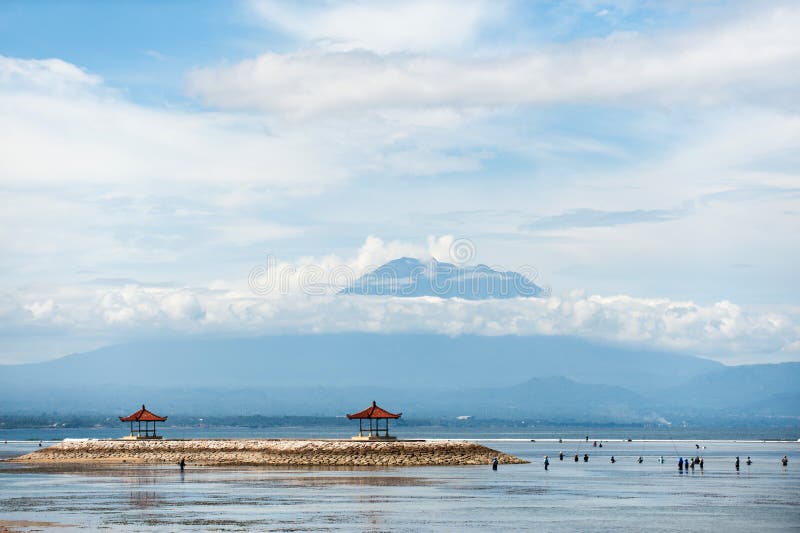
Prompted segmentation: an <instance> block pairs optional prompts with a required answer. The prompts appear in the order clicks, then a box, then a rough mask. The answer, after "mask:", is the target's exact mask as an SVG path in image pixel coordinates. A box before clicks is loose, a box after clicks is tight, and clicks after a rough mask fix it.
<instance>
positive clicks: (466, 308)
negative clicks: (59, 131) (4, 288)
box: [4, 286, 800, 363]
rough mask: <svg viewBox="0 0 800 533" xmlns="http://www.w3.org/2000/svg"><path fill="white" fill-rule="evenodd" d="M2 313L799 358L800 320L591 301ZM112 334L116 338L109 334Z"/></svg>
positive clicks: (149, 324)
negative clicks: (550, 338)
mask: <svg viewBox="0 0 800 533" xmlns="http://www.w3.org/2000/svg"><path fill="white" fill-rule="evenodd" d="M34 297H35V296H33V295H18V296H17V298H18V299H17V300H16V301H17V307H16V309H5V310H4V315H5V316H4V321H5V322H6V325H7V327H8V326H11V325H12V324H9V323H8V322H9V319H10V317H11V313H14V316H16V318H15V319H14V323H13V326H14V327H23V326H25V327H28V328H37V327H40V328H49V327H51V326H53V324H56V323H57V324H58V325H59V326H60V327H62V328H64V327H66V328H68V329H69V330H70V331H71V332H73V333H75V334H81V335H86V334H88V333H95V334H102V335H105V336H107V337H109V338H114V336H116V337H117V338H120V337H121V338H124V337H125V336H126V335H127V336H130V335H136V336H137V337H140V336H143V337H147V336H150V335H153V334H158V333H165V332H167V333H172V334H195V333H198V332H201V331H202V332H203V333H204V334H225V335H261V334H276V333H309V334H313V333H322V332H343V331H371V332H430V333H439V334H445V335H462V334H478V335H576V336H580V337H585V338H591V339H596V340H601V341H613V342H619V343H625V344H629V345H633V346H636V345H640V346H648V347H658V348H663V349H667V350H674V351H677V352H682V353H689V354H696V355H701V356H705V357H709V358H713V359H717V360H720V361H724V362H729V363H730V362H734V363H740V362H751V363H752V362H772V361H782V360H791V359H794V358H796V351H797V346H798V342H800V340H799V339H800V310H798V309H792V308H785V309H773V310H771V311H768V312H763V311H759V310H757V309H753V308H749V307H747V306H740V305H736V304H734V303H731V302H728V301H720V302H716V303H712V304H708V305H700V304H697V303H694V302H691V301H672V300H669V299H650V298H636V297H632V296H627V295H612V296H601V295H586V294H584V293H582V292H580V291H574V292H570V293H568V294H565V295H562V296H557V297H550V298H541V299H539V298H517V299H511V300H483V301H467V300H460V299H447V300H444V299H439V298H433V297H422V298H398V297H376V296H351V295H348V296H330V295H327V296H314V295H307V294H291V295H284V296H277V297H258V296H256V295H254V294H252V293H251V292H249V291H248V290H247V288H246V287H238V288H237V287H235V286H228V287H227V288H226V289H221V288H218V289H216V290H208V289H193V288H189V287H184V288H164V287H157V288H156V287H146V286H126V287H94V288H93V289H91V290H89V291H85V292H84V293H83V294H80V295H79V294H78V293H77V292H73V293H69V292H59V291H56V294H55V295H54V296H53V301H55V302H57V305H56V306H53V307H50V305H48V308H49V309H48V310H47V312H44V313H43V312H41V309H42V307H41V305H39V306H36V305H31V304H26V303H25V301H26V300H28V299H30V298H34ZM109 332H111V333H109Z"/></svg>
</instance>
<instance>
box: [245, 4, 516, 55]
mask: <svg viewBox="0 0 800 533" xmlns="http://www.w3.org/2000/svg"><path fill="white" fill-rule="evenodd" d="M251 5H252V7H253V10H254V12H255V13H256V14H257V15H258V16H260V17H262V18H263V19H264V20H265V21H266V22H268V23H270V24H275V25H277V26H278V27H280V28H282V29H283V30H285V31H287V32H289V33H291V34H293V35H296V36H298V37H299V38H301V39H304V40H308V41H315V42H316V43H317V44H319V45H321V46H325V47H326V48H329V49H333V50H353V49H363V50H373V51H376V52H379V53H385V52H397V51H424V50H442V49H453V48H458V47H461V46H463V45H465V44H467V43H469V42H471V41H472V40H473V39H474V38H475V36H476V34H477V33H478V31H479V29H480V27H481V26H482V25H485V24H486V23H487V22H488V21H491V20H492V19H494V18H496V17H498V16H499V15H501V14H502V13H503V12H504V8H505V6H504V4H503V2H500V1H493V2H488V1H485V0H428V1H422V0H411V1H406V2H391V1H386V0H379V1H373V2H367V1H356V2H329V3H324V4H317V5H316V6H315V5H313V4H312V5H310V6H309V5H305V6H301V5H298V4H296V3H288V2H283V1H274V0H254V1H252V2H251Z"/></svg>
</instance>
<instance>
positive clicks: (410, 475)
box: [0, 440, 800, 531]
mask: <svg viewBox="0 0 800 533" xmlns="http://www.w3.org/2000/svg"><path fill="white" fill-rule="evenodd" d="M483 443H484V444H486V445H488V446H490V447H493V448H496V449H500V450H503V451H505V452H508V453H512V454H515V455H518V456H521V457H524V458H526V459H529V460H531V461H533V462H532V464H529V465H501V466H500V468H499V470H498V471H497V472H493V471H492V470H491V468H489V467H488V466H486V467H420V468H418V467H414V468H389V469H309V468H292V469H287V468H193V467H192V466H191V465H189V466H188V467H187V470H186V472H184V473H183V474H181V473H180V471H178V470H177V468H176V467H172V466H164V467H161V466H159V467H152V466H141V467H132V466H120V467H95V468H87V467H81V468H79V469H74V468H70V467H63V466H47V467H31V466H21V465H13V464H2V465H0V518H2V519H3V520H35V521H45V522H53V523H60V524H71V525H73V526H75V528H77V527H85V528H90V529H97V528H109V529H120V530H126V531H131V530H134V531H138V530H151V531H152V530H159V531H160V530H197V529H201V528H202V529H218V530H276V531H306V530H339V531H353V530H366V531H383V530H396V531H420V530H448V531H463V530H523V529H524V530H530V529H537V530H545V531H547V530H559V531H563V530H575V529H577V530H593V531H607V530H616V531H619V530H625V531H641V530H645V529H648V530H660V531H679V530H681V531H682V530H714V531H723V530H724V531H756V530H757V531H769V530H792V529H795V530H796V529H798V528H800V506H799V504H798V502H800V471H799V470H798V468H800V463H797V462H796V461H797V459H799V458H800V453H799V452H800V444H798V443H794V442H782V443H775V442H735V441H698V442H697V444H699V445H700V446H701V447H702V446H705V449H704V450H703V449H702V448H701V449H700V450H698V449H697V448H696V447H695V444H696V442H695V441H691V442H690V441H656V442H654V441H651V442H641V441H637V442H631V443H629V442H622V441H615V442H604V443H603V445H604V446H603V448H594V447H592V446H591V443H586V442H581V441H570V442H564V443H562V444H559V443H557V442H554V441H547V442H541V441H539V442H535V443H534V442H530V441H521V440H516V441H510V440H493V441H483ZM35 448H38V446H37V445H36V444H35V443H30V442H25V443H13V442H9V443H8V444H4V445H3V444H0V451H2V452H1V453H4V454H5V455H13V454H18V453H23V452H25V451H29V450H31V449H35ZM559 449H562V450H563V451H564V452H565V454H566V457H565V460H564V461H563V462H560V461H559V460H558V452H559ZM576 453H578V454H580V455H581V457H582V456H583V454H584V453H588V454H589V455H590V460H589V462H588V463H584V462H583V460H582V459H581V462H579V463H575V462H573V461H572V460H571V457H570V456H574V455H575V454H576ZM545 454H547V455H549V456H550V459H551V466H550V470H549V471H547V472H545V471H544V468H543V465H542V458H543V456H544V455H545ZM612 454H613V455H615V457H616V458H617V459H618V460H619V462H618V463H616V464H614V465H612V464H610V462H609V457H610V456H611V455H612ZM676 454H681V455H695V454H700V455H702V456H703V457H704V459H705V468H704V470H703V472H700V470H699V469H695V471H694V473H688V474H679V473H678V470H677V466H676V463H677V459H676ZM784 454H787V455H789V457H790V460H791V461H792V462H790V464H789V466H788V467H787V468H783V467H782V466H781V465H780V464H779V459H780V457H782V456H783V455H784ZM639 455H642V456H643V457H644V459H645V461H644V463H643V464H641V465H639V464H637V463H636V457H638V456H639ZM660 455H663V456H664V458H665V460H666V462H665V463H664V464H659V463H658V462H657V457H658V456H660ZM736 455H739V456H740V457H741V460H742V464H741V469H740V471H739V472H738V473H736V471H735V470H734V466H733V461H734V457H735V456H736ZM748 455H749V456H751V457H752V459H753V464H752V465H751V466H749V467H748V466H746V465H745V464H744V461H745V458H746V457H747V456H748ZM69 529H72V528H67V530H69ZM63 530H64V529H62V528H59V531H63Z"/></svg>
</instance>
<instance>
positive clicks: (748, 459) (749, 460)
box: [744, 455, 753, 466]
mask: <svg viewBox="0 0 800 533" xmlns="http://www.w3.org/2000/svg"><path fill="white" fill-rule="evenodd" d="M744 464H746V465H747V466H750V465H751V464H753V460H752V459H750V456H749V455H748V456H747V461H745V462H744Z"/></svg>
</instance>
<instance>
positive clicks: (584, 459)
mask: <svg viewBox="0 0 800 533" xmlns="http://www.w3.org/2000/svg"><path fill="white" fill-rule="evenodd" d="M583 462H584V463H588V462H589V454H588V453H585V454H583Z"/></svg>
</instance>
